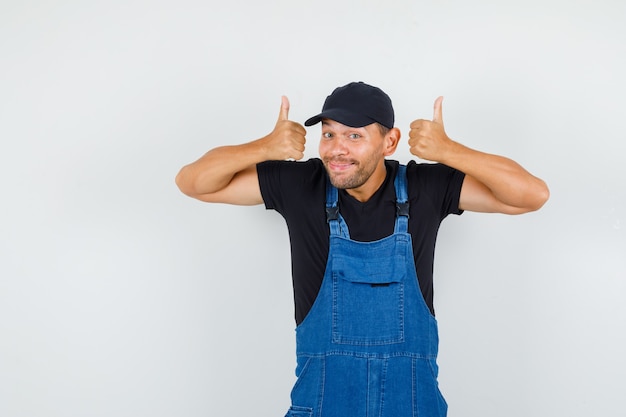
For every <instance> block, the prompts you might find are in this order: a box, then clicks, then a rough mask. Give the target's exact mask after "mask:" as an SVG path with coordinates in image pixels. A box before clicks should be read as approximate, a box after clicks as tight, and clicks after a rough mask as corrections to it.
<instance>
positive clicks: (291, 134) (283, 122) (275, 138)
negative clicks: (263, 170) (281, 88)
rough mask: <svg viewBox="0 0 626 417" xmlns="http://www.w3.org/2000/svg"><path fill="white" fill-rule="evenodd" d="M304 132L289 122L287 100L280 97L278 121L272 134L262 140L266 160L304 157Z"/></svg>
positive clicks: (294, 123) (297, 125)
mask: <svg viewBox="0 0 626 417" xmlns="http://www.w3.org/2000/svg"><path fill="white" fill-rule="evenodd" d="M305 135H306V130H305V129H304V126H302V125H301V124H299V123H296V122H293V121H291V120H289V99H288V98H287V97H285V96H283V97H282V103H281V106H280V113H279V114H278V121H277V122H276V126H275V127H274V130H273V131H272V133H270V134H269V135H267V136H266V137H264V138H263V141H264V142H265V143H264V147H265V150H266V152H267V159H268V160H285V159H295V160H299V159H302V158H303V157H304V145H305V143H306V138H305Z"/></svg>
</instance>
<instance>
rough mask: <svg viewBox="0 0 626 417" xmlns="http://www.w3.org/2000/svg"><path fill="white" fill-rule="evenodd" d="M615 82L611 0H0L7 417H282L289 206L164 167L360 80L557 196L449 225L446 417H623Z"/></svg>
mask: <svg viewBox="0 0 626 417" xmlns="http://www.w3.org/2000/svg"><path fill="white" fill-rule="evenodd" d="M624 74H626V3H625V2H623V1H621V0H595V1H567V2H566V1H558V0H530V1H524V2H502V1H495V0H493V1H488V0H478V1H475V2H465V1H453V0H449V1H445V0H440V1H434V0H431V1H421V2H419V1H409V0H401V1H400V0H396V1H394V0H391V1H386V2H383V1H380V0H376V1H374V0H368V1H362V0H361V1H339V0H332V1H331V0H315V1H313V0H305V1H286V0H284V1H277V0H268V1H252V0H247V1H230V2H215V1H212V0H208V1H199V0H177V1H173V0H162V1H147V0H123V1H121V0H110V1H107V2H104V1H102V2H96V1H91V2H84V1H71V0H55V1H43V0H35V1H28V0H26V1H19V2H18V1H9V0H3V1H2V2H0V140H1V144H2V148H1V151H0V187H1V188H0V190H1V193H2V196H3V198H2V206H1V209H0V210H1V211H0V213H1V216H0V416H3V417H57V416H59V417H60V416H63V417H70V416H76V417H86V416H90V417H91V416H93V417H96V416H102V417H126V416H128V417H140V416H146V417H147V416H150V417H160V416H184V417H194V416H244V415H254V416H268V417H269V416H282V415H284V413H285V411H286V409H287V407H288V405H289V397H288V396H289V390H290V388H291V385H292V383H293V381H294V375H293V372H294V367H295V355H294V341H293V337H294V332H293V327H294V322H293V306H292V293H291V278H290V266H289V242H288V239H287V232H286V227H285V226H284V223H283V221H282V218H281V217H280V216H279V215H278V214H276V213H274V212H266V211H265V210H264V208H263V207H262V206H258V207H228V206H222V205H207V204H203V203H199V202H197V201H195V200H192V199H189V198H187V197H185V196H183V195H182V194H181V193H180V192H179V191H178V190H177V189H176V187H175V185H174V176H175V174H176V173H177V171H178V169H179V168H180V167H181V166H182V165H184V164H186V163H188V162H191V161H193V160H195V159H196V158H198V157H199V156H200V155H202V154H203V153H204V152H205V151H207V150H209V149H210V148H212V147H215V146H218V145H223V144H235V143H241V142H244V141H248V140H252V139H256V138H258V137H260V136H263V135H265V134H266V133H268V132H269V131H271V129H272V128H273V126H274V122H275V119H276V117H277V115H278V109H279V105H280V96H281V95H282V94H285V95H287V96H289V98H290V99H291V104H292V111H291V113H290V116H291V118H292V119H293V120H296V121H299V122H303V121H304V120H305V119H306V118H308V117H309V116H311V115H313V114H315V113H317V112H318V111H319V110H320V108H321V105H322V102H323V100H324V98H325V97H326V95H327V94H329V93H330V92H331V91H332V89H334V88H335V87H336V86H339V85H343V84H346V83H347V82H350V81H358V80H363V81H366V82H369V83H371V84H374V85H377V86H380V87H381V88H383V89H384V90H385V91H386V92H387V93H389V95H390V96H391V97H392V99H393V100H394V105H395V108H396V113H397V115H396V119H397V126H398V127H400V128H401V130H402V131H403V133H404V138H405V139H406V137H407V133H408V129H407V128H408V125H409V123H410V122H411V121H412V120H414V119H417V118H429V117H432V103H433V102H434V100H435V98H436V97H437V96H438V95H444V96H445V100H444V107H443V112H444V120H445V122H446V129H447V132H448V134H449V135H450V136H451V137H453V138H454V139H456V140H458V141H460V142H462V143H464V144H466V145H468V146H470V147H473V148H476V149H480V150H483V151H487V152H492V153H498V154H503V155H506V156H509V157H511V158H513V159H515V160H516V161H518V162H520V163H521V164H522V165H524V166H525V167H526V168H527V169H529V170H530V171H531V172H533V173H535V174H536V175H538V176H540V177H541V178H543V179H545V180H546V181H547V183H548V184H549V186H550V189H551V193H552V195H551V199H550V201H549V202H548V203H547V204H546V206H545V207H544V208H543V209H542V210H541V211H539V212H536V213H532V214H528V215H524V216H518V217H507V216H502V215H484V214H483V215H480V214H475V213H466V214H464V215H463V216H460V217H451V218H449V219H447V220H446V221H445V222H444V224H443V225H442V228H441V233H440V236H439V242H438V251H437V258H436V265H435V280H436V300H435V302H436V308H437V315H438V319H439V323H440V332H441V352H440V360H439V363H440V366H441V374H440V385H441V389H442V391H443V393H444V395H445V396H446V398H447V400H448V402H449V404H450V411H449V415H450V416H451V417H460V416H463V417H468V416H470V417H471V416H480V417H486V416H493V417H501V416H509V417H515V416H519V417H527V416H538V417H544V416H545V417H554V416H570V417H578V416H580V417H582V416H602V417H611V416H626V411H624V392H626V383H625V382H624V381H625V379H626V360H625V359H624V358H625V355H624V351H626V332H625V330H624V329H625V325H626V303H625V302H624V299H625V296H626V233H625V230H626V224H625V221H626V219H625V214H626V208H625V206H626V186H625V185H624V182H625V180H626V168H625V165H624V156H623V155H624V153H625V152H626V133H624V120H625V115H626V85H625V83H624ZM318 129H319V127H313V128H311V129H309V135H308V148H307V157H312V156H316V154H317V138H318V136H319V130H318ZM410 157H411V156H410V154H409V153H408V146H406V145H405V146H402V149H400V150H399V151H398V152H397V154H396V158H397V159H399V160H400V161H402V162H407V161H408V160H409V158H410Z"/></svg>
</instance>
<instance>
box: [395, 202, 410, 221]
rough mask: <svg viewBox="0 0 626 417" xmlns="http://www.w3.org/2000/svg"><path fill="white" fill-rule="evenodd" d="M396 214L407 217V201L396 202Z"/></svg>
mask: <svg viewBox="0 0 626 417" xmlns="http://www.w3.org/2000/svg"><path fill="white" fill-rule="evenodd" d="M396 215H398V216H406V217H409V202H408V201H405V202H404V203H396Z"/></svg>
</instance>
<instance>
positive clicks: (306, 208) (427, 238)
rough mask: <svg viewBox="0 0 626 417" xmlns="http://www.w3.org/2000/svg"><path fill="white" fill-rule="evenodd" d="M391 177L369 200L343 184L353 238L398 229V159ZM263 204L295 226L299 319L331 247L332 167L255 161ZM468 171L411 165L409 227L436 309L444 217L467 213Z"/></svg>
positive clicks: (421, 277)
mask: <svg viewBox="0 0 626 417" xmlns="http://www.w3.org/2000/svg"><path fill="white" fill-rule="evenodd" d="M385 165H386V167H387V177H386V179H385V182H384V183H383V185H382V186H381V187H380V188H379V189H378V190H377V191H376V193H374V195H373V196H372V197H371V198H370V199H369V200H368V201H367V202H365V203H361V202H360V201H358V200H356V199H355V198H353V197H352V196H350V195H349V194H348V193H347V192H346V191H345V190H339V202H338V205H339V211H340V212H341V215H342V216H343V218H344V219H345V221H346V223H347V225H348V229H349V231H350V238H351V239H353V240H357V241H361V242H371V241H374V240H378V239H382V238H384V237H387V236H389V235H391V234H393V229H394V222H395V215H396V204H395V202H396V193H395V189H394V185H393V180H394V178H395V176H396V172H397V170H398V165H399V163H398V162H397V161H390V160H387V161H385ZM257 171H258V176H259V184H260V187H261V194H262V196H263V201H264V202H265V207H266V208H267V209H273V210H276V211H277V212H279V213H280V214H281V215H282V216H283V218H284V219H285V221H286V222H287V227H288V230H289V239H290V242H291V270H292V279H293V290H294V302H295V318H296V323H297V324H300V323H301V322H302V320H304V318H305V317H306V315H307V313H308V312H309V310H310V309H311V307H312V306H313V302H314V301H315V298H316V297H317V294H318V292H319V289H320V287H321V285H322V280H323V278H324V272H325V270H326V262H327V260H328V249H329V237H330V231H329V226H328V224H327V222H326V211H325V201H326V179H327V174H326V169H325V168H324V165H323V164H322V161H321V160H320V159H317V158H314V159H310V160H308V161H306V162H289V161H267V162H263V163H260V164H258V165H257ZM464 177H465V175H464V174H463V173H462V172H460V171H457V170H455V169H452V168H450V167H448V166H445V165H442V164H417V163H415V162H414V161H411V162H409V164H408V165H407V184H408V194H409V203H410V212H409V214H410V217H409V233H410V234H411V238H412V240H413V255H414V257H415V266H416V272H417V277H418V281H419V285H420V289H421V292H422V295H423V296H424V300H425V301H426V304H427V305H428V307H429V308H430V311H431V312H432V313H433V314H434V308H433V259H434V254H435V241H436V239H437V231H438V230H439V225H440V223H441V221H442V220H443V219H444V218H445V217H446V216H447V215H448V214H461V213H462V211H461V210H459V196H460V193H461V186H462V184H463V179H464Z"/></svg>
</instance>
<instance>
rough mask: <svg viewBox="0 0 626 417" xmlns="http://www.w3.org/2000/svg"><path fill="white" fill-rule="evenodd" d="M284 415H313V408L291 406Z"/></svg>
mask: <svg viewBox="0 0 626 417" xmlns="http://www.w3.org/2000/svg"><path fill="white" fill-rule="evenodd" d="M285 417H313V410H312V409H310V408H308V407H297V406H292V407H290V408H289V411H287V414H285Z"/></svg>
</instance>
